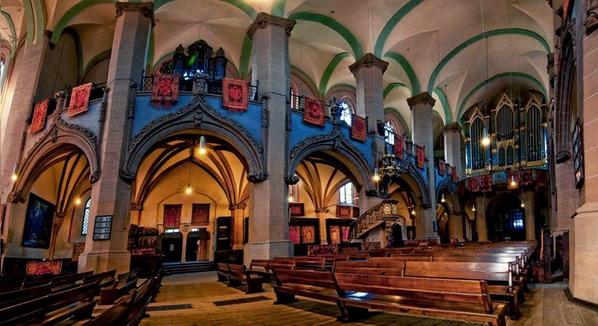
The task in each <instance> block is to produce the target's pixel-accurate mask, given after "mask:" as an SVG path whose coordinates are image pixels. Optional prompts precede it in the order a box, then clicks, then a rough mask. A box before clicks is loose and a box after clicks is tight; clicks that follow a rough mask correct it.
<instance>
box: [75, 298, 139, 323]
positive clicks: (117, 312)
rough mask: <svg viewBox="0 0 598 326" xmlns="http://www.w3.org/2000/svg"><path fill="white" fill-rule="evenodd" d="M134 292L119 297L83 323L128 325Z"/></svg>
mask: <svg viewBox="0 0 598 326" xmlns="http://www.w3.org/2000/svg"><path fill="white" fill-rule="evenodd" d="M133 297H134V294H128V295H125V296H123V297H121V298H119V299H118V300H117V301H116V302H115V303H114V305H113V306H112V307H110V308H109V309H107V310H105V311H104V312H102V313H101V314H99V315H97V316H95V317H94V318H93V319H90V320H87V321H85V322H84V323H83V325H85V326H106V325H126V324H127V320H128V316H129V312H130V310H131V309H130V308H131V303H132V302H133Z"/></svg>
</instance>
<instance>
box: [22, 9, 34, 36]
mask: <svg viewBox="0 0 598 326" xmlns="http://www.w3.org/2000/svg"><path fill="white" fill-rule="evenodd" d="M23 7H25V20H26V23H27V44H32V43H33V42H34V41H35V17H33V8H32V7H31V1H29V0H24V1H23Z"/></svg>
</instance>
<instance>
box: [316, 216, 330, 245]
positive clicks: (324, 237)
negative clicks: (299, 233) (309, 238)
mask: <svg viewBox="0 0 598 326" xmlns="http://www.w3.org/2000/svg"><path fill="white" fill-rule="evenodd" d="M316 218H317V219H318V221H319V223H320V244H328V234H326V213H325V212H318V211H316Z"/></svg>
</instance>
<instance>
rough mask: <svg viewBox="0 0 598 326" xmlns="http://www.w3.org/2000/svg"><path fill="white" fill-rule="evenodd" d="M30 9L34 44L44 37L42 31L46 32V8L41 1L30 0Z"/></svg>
mask: <svg viewBox="0 0 598 326" xmlns="http://www.w3.org/2000/svg"><path fill="white" fill-rule="evenodd" d="M31 7H32V9H33V16H34V18H35V39H34V42H37V41H39V40H41V39H42V37H44V31H45V30H46V6H45V5H44V2H43V1H41V0H31Z"/></svg>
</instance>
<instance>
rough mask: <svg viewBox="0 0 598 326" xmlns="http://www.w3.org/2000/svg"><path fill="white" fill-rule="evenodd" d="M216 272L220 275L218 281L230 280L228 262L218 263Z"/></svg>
mask: <svg viewBox="0 0 598 326" xmlns="http://www.w3.org/2000/svg"><path fill="white" fill-rule="evenodd" d="M216 273H217V275H218V282H226V281H228V277H229V275H230V269H229V268H228V264H227V263H216Z"/></svg>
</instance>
